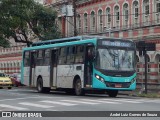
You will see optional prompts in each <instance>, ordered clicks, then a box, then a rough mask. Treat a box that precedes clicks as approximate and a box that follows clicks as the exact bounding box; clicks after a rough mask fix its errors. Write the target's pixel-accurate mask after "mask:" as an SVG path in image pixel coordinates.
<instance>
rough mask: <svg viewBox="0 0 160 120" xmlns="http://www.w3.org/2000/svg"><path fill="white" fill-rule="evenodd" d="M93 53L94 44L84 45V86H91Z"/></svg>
mask: <svg viewBox="0 0 160 120" xmlns="http://www.w3.org/2000/svg"><path fill="white" fill-rule="evenodd" d="M93 53H94V46H93V45H87V46H86V54H85V68H84V70H85V71H87V72H85V73H84V80H85V81H84V86H85V87H91V85H92V77H93Z"/></svg>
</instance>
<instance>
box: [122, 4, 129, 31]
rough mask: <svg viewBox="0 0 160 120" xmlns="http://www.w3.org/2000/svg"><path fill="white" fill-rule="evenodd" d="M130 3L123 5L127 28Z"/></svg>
mask: <svg viewBox="0 0 160 120" xmlns="http://www.w3.org/2000/svg"><path fill="white" fill-rule="evenodd" d="M128 18H129V17H128V4H127V3H125V4H124V6H123V25H124V26H123V27H124V28H126V27H128Z"/></svg>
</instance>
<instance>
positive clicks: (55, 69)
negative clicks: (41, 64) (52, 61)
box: [51, 67, 57, 87]
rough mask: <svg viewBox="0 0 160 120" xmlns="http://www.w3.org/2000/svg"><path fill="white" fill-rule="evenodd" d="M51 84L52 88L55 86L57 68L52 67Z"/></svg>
mask: <svg viewBox="0 0 160 120" xmlns="http://www.w3.org/2000/svg"><path fill="white" fill-rule="evenodd" d="M51 81H52V82H51V83H53V84H52V86H54V87H56V86H57V67H53V80H51Z"/></svg>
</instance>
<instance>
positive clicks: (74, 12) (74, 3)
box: [72, 0, 77, 36]
mask: <svg viewBox="0 0 160 120" xmlns="http://www.w3.org/2000/svg"><path fill="white" fill-rule="evenodd" d="M72 4H73V19H74V36H77V28H76V0H73V1H72Z"/></svg>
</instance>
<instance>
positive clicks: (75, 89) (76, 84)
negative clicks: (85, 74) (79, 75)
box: [74, 79, 85, 96]
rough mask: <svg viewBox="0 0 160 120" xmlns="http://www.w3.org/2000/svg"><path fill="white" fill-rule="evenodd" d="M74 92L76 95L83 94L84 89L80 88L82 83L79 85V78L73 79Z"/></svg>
mask: <svg viewBox="0 0 160 120" xmlns="http://www.w3.org/2000/svg"><path fill="white" fill-rule="evenodd" d="M74 93H75V95H77V96H80V95H84V94H85V92H84V90H83V89H82V85H81V80H80V79H77V80H76V81H75V84H74Z"/></svg>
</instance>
